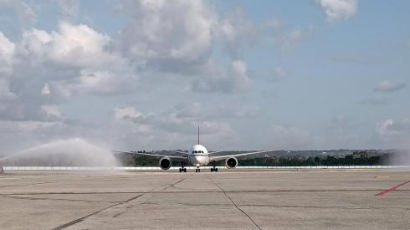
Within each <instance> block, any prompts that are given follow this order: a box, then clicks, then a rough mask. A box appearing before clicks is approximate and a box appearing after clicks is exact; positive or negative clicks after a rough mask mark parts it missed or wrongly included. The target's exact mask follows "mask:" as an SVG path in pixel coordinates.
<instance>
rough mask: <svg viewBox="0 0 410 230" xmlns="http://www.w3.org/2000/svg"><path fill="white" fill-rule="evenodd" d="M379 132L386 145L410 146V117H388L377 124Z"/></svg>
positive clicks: (395, 146)
mask: <svg viewBox="0 0 410 230" xmlns="http://www.w3.org/2000/svg"><path fill="white" fill-rule="evenodd" d="M377 133H378V134H379V136H380V138H381V140H382V141H383V143H384V145H385V146H386V147H390V148H410V144H409V143H410V142H409V140H410V119H409V118H403V119H386V120H384V121H381V122H379V123H378V125H377Z"/></svg>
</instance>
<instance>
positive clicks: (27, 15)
mask: <svg viewBox="0 0 410 230" xmlns="http://www.w3.org/2000/svg"><path fill="white" fill-rule="evenodd" d="M0 7H7V8H11V9H13V10H14V11H15V12H16V14H17V16H18V17H19V19H20V20H21V21H22V23H23V25H24V26H26V27H30V26H32V25H34V24H35V22H36V20H37V15H36V13H35V12H34V10H33V9H32V8H31V7H30V6H29V5H28V4H27V3H25V2H24V1H23V0H0Z"/></svg>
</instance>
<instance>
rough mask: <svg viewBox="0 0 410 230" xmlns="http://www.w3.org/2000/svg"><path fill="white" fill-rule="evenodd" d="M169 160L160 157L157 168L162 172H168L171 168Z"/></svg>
mask: <svg viewBox="0 0 410 230" xmlns="http://www.w3.org/2000/svg"><path fill="white" fill-rule="evenodd" d="M171 163H172V162H171V159H170V158H169V157H162V158H161V159H159V167H161V169H162V170H168V169H169V168H171Z"/></svg>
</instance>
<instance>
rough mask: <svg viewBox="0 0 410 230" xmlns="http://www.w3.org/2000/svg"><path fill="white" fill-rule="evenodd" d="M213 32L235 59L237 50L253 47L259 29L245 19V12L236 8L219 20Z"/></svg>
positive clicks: (256, 40)
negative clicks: (215, 32)
mask: <svg viewBox="0 0 410 230" xmlns="http://www.w3.org/2000/svg"><path fill="white" fill-rule="evenodd" d="M215 30H216V31H217V35H218V36H219V37H221V38H222V40H223V41H224V42H225V43H226V45H227V47H228V50H229V52H230V54H231V55H232V56H234V57H235V58H237V56H238V53H237V52H238V50H239V49H241V48H243V47H246V46H248V45H254V44H255V43H257V42H258V40H259V39H258V37H259V35H260V34H259V33H260V31H259V28H257V27H256V26H255V25H254V24H252V23H251V21H250V20H248V19H247V18H246V15H245V11H244V10H243V9H242V8H240V7H236V8H235V9H234V10H233V11H230V12H228V13H227V14H226V15H225V16H224V17H223V18H221V19H220V20H219V22H218V24H217V25H216V29H215Z"/></svg>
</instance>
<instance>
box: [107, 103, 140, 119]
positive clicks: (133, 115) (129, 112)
mask: <svg viewBox="0 0 410 230" xmlns="http://www.w3.org/2000/svg"><path fill="white" fill-rule="evenodd" d="M141 116H142V113H140V112H137V111H136V110H135V109H134V108H133V107H129V106H127V107H121V108H115V109H114V117H115V119H116V120H121V119H131V120H134V119H137V118H138V117H141Z"/></svg>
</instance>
